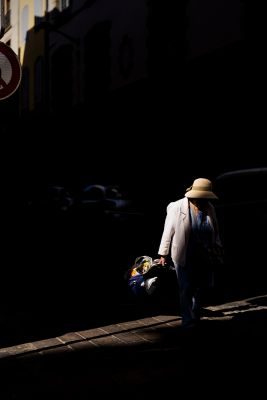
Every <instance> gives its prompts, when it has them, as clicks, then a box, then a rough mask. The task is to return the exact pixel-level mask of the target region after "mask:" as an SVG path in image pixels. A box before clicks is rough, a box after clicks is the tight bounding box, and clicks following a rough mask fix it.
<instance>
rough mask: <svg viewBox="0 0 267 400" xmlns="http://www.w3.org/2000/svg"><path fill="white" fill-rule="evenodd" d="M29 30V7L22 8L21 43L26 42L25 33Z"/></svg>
mask: <svg viewBox="0 0 267 400" xmlns="http://www.w3.org/2000/svg"><path fill="white" fill-rule="evenodd" d="M28 29H29V6H24V7H23V9H22V13H21V41H22V42H25V41H26V35H27V31H28Z"/></svg>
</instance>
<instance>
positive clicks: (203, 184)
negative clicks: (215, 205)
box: [185, 178, 218, 199]
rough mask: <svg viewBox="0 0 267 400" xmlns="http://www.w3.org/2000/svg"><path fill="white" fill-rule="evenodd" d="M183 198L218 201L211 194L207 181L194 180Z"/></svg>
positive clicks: (210, 186) (209, 184)
mask: <svg viewBox="0 0 267 400" xmlns="http://www.w3.org/2000/svg"><path fill="white" fill-rule="evenodd" d="M185 196H186V197H188V198H189V199H218V197H217V196H216V194H214V193H213V192H212V184H211V181H210V180H209V179H205V178H198V179H195V180H194V182H193V185H192V186H190V187H189V188H187V189H186V193H185Z"/></svg>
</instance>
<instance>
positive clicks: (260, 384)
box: [0, 297, 266, 399]
mask: <svg viewBox="0 0 267 400" xmlns="http://www.w3.org/2000/svg"><path fill="white" fill-rule="evenodd" d="M262 300H263V301H264V304H265V301H266V299H265V297H263V298H258V299H254V300H252V303H253V304H254V306H256V307H255V309H254V310H249V307H250V305H251V304H250V301H249V300H248V308H247V310H246V311H247V312H245V310H244V308H243V306H242V307H240V308H239V307H238V306H236V307H235V308H233V309H232V310H230V311H231V312H232V314H231V315H232V318H231V319H229V320H216V319H213V320H203V321H202V323H201V325H200V326H199V328H197V329H196V330H193V331H183V330H182V329H181V327H167V326H166V325H164V324H160V323H159V324H156V325H155V326H153V328H154V329H152V331H151V340H152V341H151V342H150V343H149V342H148V344H147V345H146V346H145V348H144V347H142V346H140V345H138V344H136V345H134V344H130V345H127V346H126V345H122V346H119V347H116V346H111V347H110V346H105V347H102V348H96V347H95V348H92V347H89V348H87V349H86V347H83V348H81V350H80V351H76V352H51V353H49V352H48V353H47V354H46V356H42V357H33V356H32V355H31V356H28V357H25V358H21V359H12V360H9V361H7V362H2V363H1V365H0V368H1V376H2V377H3V382H4V383H3V385H2V386H1V394H3V395H4V396H5V397H4V398H5V399H11V398H14V397H15V398H16V396H19V398H28V399H31V398H32V399H33V398H39V399H43V398H47V396H49V398H60V399H73V398H77V399H83V398H87V397H88V396H89V395H90V396H92V395H98V396H105V395H108V394H111V393H113V394H116V397H119V398H120V397H125V395H126V394H127V397H128V396H129V398H132V399H135V398H139V397H140V398H147V396H148V395H156V394H161V395H163V394H165V395H166V394H170V393H173V390H174V389H175V388H176V386H177V379H178V378H179V380H180V381H181V380H182V382H183V384H184V385H185V386H182V387H181V390H180V393H183V394H185V393H188V388H187V385H189V384H190V383H192V368H196V370H195V371H196V372H195V374H194V386H193V387H191V389H190V393H192V394H203V395H204V394H206V396H207V397H208V398H211V397H213V396H214V390H217V391H218V390H220V393H221V394H222V395H226V394H227V393H228V392H229V386H230V387H231V393H233V394H245V393H250V394H252V393H254V395H260V393H262V392H261V391H262V390H263V388H264V373H265V372H264V369H263V368H262V365H263V364H262V363H264V360H265V358H266V340H265V339H266V323H265V322H266V309H260V307H261V305H262ZM223 311H226V308H225V309H223ZM152 338H153V339H152ZM207 385H208V389H207ZM129 386H130V387H131V393H129ZM207 390H208V392H207ZM211 392H212V395H211ZM12 396H13V397H12ZM34 396H35V397H34Z"/></svg>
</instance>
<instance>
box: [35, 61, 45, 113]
mask: <svg viewBox="0 0 267 400" xmlns="http://www.w3.org/2000/svg"><path fill="white" fill-rule="evenodd" d="M43 72H44V62H43V59H42V57H38V58H37V60H36V62H35V66H34V102H35V107H36V108H38V107H39V106H40V105H41V104H42V102H43V98H44V90H43V83H44V81H43Z"/></svg>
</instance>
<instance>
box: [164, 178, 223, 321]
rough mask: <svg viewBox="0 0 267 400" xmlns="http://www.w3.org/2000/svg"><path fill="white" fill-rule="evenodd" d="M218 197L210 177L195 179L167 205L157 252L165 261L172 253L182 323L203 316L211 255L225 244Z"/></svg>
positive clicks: (196, 319)
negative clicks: (215, 203) (217, 209)
mask: <svg viewBox="0 0 267 400" xmlns="http://www.w3.org/2000/svg"><path fill="white" fill-rule="evenodd" d="M214 199H217V196H216V195H215V194H214V193H213V191H212V183H211V181H210V180H209V179H206V178H198V179H195V180H194V182H193V185H192V186H191V187H190V188H188V189H187V191H186V193H185V197H184V198H182V199H180V200H177V201H175V202H172V203H170V204H169V205H168V206H167V215H166V219H165V224H164V230H163V234H162V238H161V242H160V246H159V251H158V254H159V256H160V263H161V264H162V265H164V264H165V263H166V258H167V257H168V256H171V259H172V261H173V263H174V266H175V270H176V274H177V278H178V284H179V293H180V312H181V317H182V325H183V326H185V327H187V326H189V327H191V326H195V324H196V323H197V321H198V320H199V317H200V308H201V297H200V296H201V286H202V285H203V281H204V279H205V278H207V271H208V268H207V266H208V264H209V262H210V255H211V254H212V253H213V250H214V249H218V248H220V249H221V248H222V244H221V240H220V236H219V229H218V222H217V218H216V213H215V209H214V206H213V205H212V204H211V201H210V200H214Z"/></svg>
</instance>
